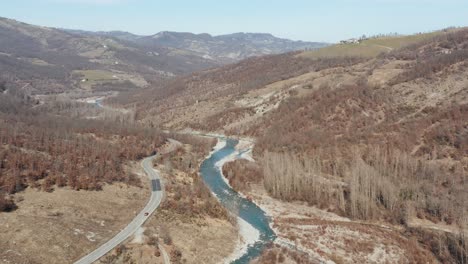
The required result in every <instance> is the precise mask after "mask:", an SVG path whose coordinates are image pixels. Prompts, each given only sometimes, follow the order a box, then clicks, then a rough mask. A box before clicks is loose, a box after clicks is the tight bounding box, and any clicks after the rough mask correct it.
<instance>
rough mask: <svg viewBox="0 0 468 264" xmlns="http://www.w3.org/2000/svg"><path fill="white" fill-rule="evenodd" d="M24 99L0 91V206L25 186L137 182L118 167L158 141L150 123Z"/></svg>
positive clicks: (97, 187) (43, 187) (95, 187)
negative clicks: (95, 116) (86, 113)
mask: <svg viewBox="0 0 468 264" xmlns="http://www.w3.org/2000/svg"><path fill="white" fill-rule="evenodd" d="M26 98H28V97H27V96H26ZM30 101H31V100H29V99H23V98H21V99H19V98H18V97H14V96H10V95H0V124H1V125H0V187H1V189H0V191H1V195H0V196H2V198H1V199H2V200H0V207H1V208H2V209H3V210H11V209H12V208H13V207H12V206H13V205H12V204H11V203H8V202H6V201H9V199H7V198H5V195H8V194H14V193H17V192H21V191H22V190H24V189H25V188H28V187H30V188H39V189H41V190H44V191H53V189H54V188H56V187H66V186H67V187H69V188H71V189H74V190H81V189H83V190H100V189H101V188H102V185H103V184H111V183H113V182H116V181H118V182H125V183H128V184H133V185H140V184H141V183H140V180H139V178H138V177H137V176H135V175H132V174H131V173H129V172H128V171H126V170H125V169H124V166H125V164H126V163H127V162H128V161H132V160H138V159H141V158H143V157H145V156H149V155H150V154H152V153H154V152H155V151H156V149H157V147H158V146H160V145H161V144H162V143H163V142H164V137H163V136H162V135H161V134H160V133H158V132H157V131H155V130H154V129H151V128H145V127H141V126H139V125H137V124H136V123H130V121H128V120H129V119H125V120H122V119H120V118H117V119H116V118H115V116H114V117H112V118H111V117H107V118H104V119H80V118H76V117H75V118H70V117H68V116H67V115H51V114H49V113H48V112H49V111H48V110H50V106H45V105H42V106H39V107H36V108H34V109H31V107H32V105H31V102H30ZM55 103H56V102H55ZM33 105H34V104H33ZM60 106H61V108H59V107H58V104H54V107H55V109H56V110H57V109H60V110H61V111H59V112H60V113H70V112H81V111H79V110H77V109H80V105H76V104H73V103H70V104H60ZM72 109H75V110H72ZM95 111H96V110H95ZM5 199H6V200H5ZM2 204H3V205H2ZM5 204H6V205H5Z"/></svg>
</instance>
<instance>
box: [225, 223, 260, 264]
mask: <svg viewBox="0 0 468 264" xmlns="http://www.w3.org/2000/svg"><path fill="white" fill-rule="evenodd" d="M237 224H238V226H239V239H238V241H237V245H236V248H235V250H234V252H233V253H232V254H231V255H230V256H229V257H227V258H225V259H224V263H231V262H233V261H234V260H236V259H238V258H240V257H242V256H243V255H245V254H246V253H247V249H248V248H249V247H250V246H252V245H253V244H255V242H257V241H258V240H259V239H260V231H258V230H257V229H255V228H254V227H253V226H252V225H250V224H249V223H247V222H246V221H245V220H244V219H242V218H240V217H238V218H237Z"/></svg>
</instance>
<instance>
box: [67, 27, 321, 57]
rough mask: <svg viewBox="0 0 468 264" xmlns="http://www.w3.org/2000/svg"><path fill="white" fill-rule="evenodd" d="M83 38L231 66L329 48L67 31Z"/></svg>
mask: <svg viewBox="0 0 468 264" xmlns="http://www.w3.org/2000/svg"><path fill="white" fill-rule="evenodd" d="M66 31H68V32H71V33H75V34H79V35H83V36H101V37H112V38H116V39H119V40H121V41H127V42H131V43H134V44H137V45H139V46H141V47H143V48H147V49H151V48H156V47H159V48H173V49H179V50H185V51H189V52H191V53H193V54H195V55H197V56H200V57H202V58H204V59H208V60H212V61H216V62H218V63H231V62H237V61H239V60H242V59H246V58H248V57H252V56H261V55H270V54H279V53H285V52H289V51H296V50H309V49H317V48H321V47H325V46H327V45H328V44H327V43H323V42H304V41H293V40H289V39H282V38H277V37H275V36H273V35H271V34H265V33H234V34H228V35H220V36H212V35H210V34H206V33H203V34H193V33H186V32H170V31H163V32H159V33H157V34H155V35H151V36H139V35H134V34H132V33H128V32H123V31H109V32H89V31H82V30H66Z"/></svg>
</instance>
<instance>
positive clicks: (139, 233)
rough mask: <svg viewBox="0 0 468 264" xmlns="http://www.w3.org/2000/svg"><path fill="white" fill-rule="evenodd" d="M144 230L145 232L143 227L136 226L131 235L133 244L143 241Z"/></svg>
mask: <svg viewBox="0 0 468 264" xmlns="http://www.w3.org/2000/svg"><path fill="white" fill-rule="evenodd" d="M144 232H145V228H144V227H140V228H138V229H137V231H136V232H135V234H134V235H133V236H134V237H133V240H132V243H133V244H143V242H144V241H145V239H144V235H143V233H144Z"/></svg>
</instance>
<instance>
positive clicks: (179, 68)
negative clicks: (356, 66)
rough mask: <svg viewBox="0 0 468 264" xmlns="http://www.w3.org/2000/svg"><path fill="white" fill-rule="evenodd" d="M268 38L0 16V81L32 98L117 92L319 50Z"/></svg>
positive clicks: (254, 35)
mask: <svg viewBox="0 0 468 264" xmlns="http://www.w3.org/2000/svg"><path fill="white" fill-rule="evenodd" d="M321 46H323V44H320V43H308V42H300V41H299V42H296V41H290V40H285V39H279V38H275V37H273V36H271V35H269V34H247V33H239V34H232V35H225V36H218V37H212V36H210V35H208V34H199V35H195V34H191V33H176V32H162V33H159V34H156V35H154V36H137V35H134V34H131V33H128V32H121V31H112V32H88V31H82V30H64V29H55V28H47V27H40V26H34V25H29V24H26V23H22V22H18V21H15V20H11V19H7V18H0V71H1V76H0V77H1V79H2V80H3V81H6V82H7V83H8V86H10V87H11V88H22V87H26V88H24V89H26V90H28V91H29V92H30V93H33V94H48V93H62V92H65V91H67V92H69V91H75V93H83V92H87V93H90V92H91V93H92V92H105V91H123V90H132V89H135V88H141V87H146V86H150V85H158V84H160V83H163V82H164V81H165V80H167V79H170V78H173V77H174V76H178V75H184V74H187V73H191V72H194V71H199V70H203V69H207V68H212V67H215V66H220V65H223V64H226V63H229V62H234V61H238V60H240V59H244V58H247V57H251V56H259V55H264V54H272V53H282V52H285V51H289V50H297V49H307V48H311V47H321Z"/></svg>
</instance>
